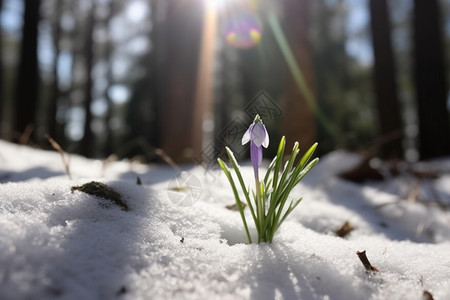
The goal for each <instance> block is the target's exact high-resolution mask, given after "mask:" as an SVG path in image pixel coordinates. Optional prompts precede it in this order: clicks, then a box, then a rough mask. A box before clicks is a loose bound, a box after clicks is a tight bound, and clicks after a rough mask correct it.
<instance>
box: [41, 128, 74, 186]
mask: <svg viewBox="0 0 450 300" xmlns="http://www.w3.org/2000/svg"><path fill="white" fill-rule="evenodd" d="M45 138H46V139H47V140H48V141H49V143H50V144H51V145H52V147H53V148H54V149H55V150H56V151H58V152H59V154H60V155H61V159H62V161H63V165H64V168H65V169H66V174H67V177H69V179H72V175H71V174H70V167H69V162H68V161H67V160H66V157H65V155H64V151H63V149H62V148H61V146H60V145H59V144H58V143H57V142H56V141H55V140H54V139H53V138H52V137H51V136H50V135H48V134H46V135H45Z"/></svg>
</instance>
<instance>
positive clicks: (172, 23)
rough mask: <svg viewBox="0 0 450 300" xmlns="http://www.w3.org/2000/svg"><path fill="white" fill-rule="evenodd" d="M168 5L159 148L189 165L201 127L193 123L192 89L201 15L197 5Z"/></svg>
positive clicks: (199, 38)
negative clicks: (160, 146)
mask: <svg viewBox="0 0 450 300" xmlns="http://www.w3.org/2000/svg"><path fill="white" fill-rule="evenodd" d="M180 4H182V3H181V2H177V1H167V5H168V9H167V19H166V23H165V24H164V25H162V26H166V34H165V43H166V44H165V47H166V49H165V50H166V51H165V53H166V55H167V56H166V57H165V63H166V70H165V74H164V75H165V76H164V81H165V82H164V88H163V89H164V90H163V93H162V95H161V97H162V99H161V101H163V102H162V107H161V109H162V118H161V120H162V125H161V130H162V138H161V139H162V140H161V143H162V148H163V149H164V150H165V151H166V152H167V153H168V154H169V155H170V156H171V157H172V158H173V159H174V160H175V161H188V160H190V159H191V158H192V157H193V156H194V155H196V154H197V153H199V152H200V151H201V142H199V141H198V140H197V139H196V135H197V134H198V132H201V127H200V128H198V127H197V126H194V124H197V122H196V120H194V112H195V111H196V109H197V108H198V107H196V105H197V104H196V102H195V96H196V95H195V88H196V84H197V83H196V77H197V69H198V68H197V67H198V61H199V57H198V56H199V45H200V41H201V34H202V25H203V11H202V8H201V6H200V5H191V6H188V8H187V7H185V6H184V5H180Z"/></svg>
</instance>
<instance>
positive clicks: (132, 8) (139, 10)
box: [125, 0, 148, 23]
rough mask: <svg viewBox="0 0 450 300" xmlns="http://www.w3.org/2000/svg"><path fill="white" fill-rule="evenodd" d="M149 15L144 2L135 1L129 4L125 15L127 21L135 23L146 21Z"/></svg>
mask: <svg viewBox="0 0 450 300" xmlns="http://www.w3.org/2000/svg"><path fill="white" fill-rule="evenodd" d="M147 13H148V5H147V4H146V3H145V2H144V1H140V0H135V1H132V2H130V4H128V6H127V8H126V11H125V15H126V17H127V19H129V20H131V21H133V22H134V23H139V22H142V21H143V20H144V18H145V17H146V16H147Z"/></svg>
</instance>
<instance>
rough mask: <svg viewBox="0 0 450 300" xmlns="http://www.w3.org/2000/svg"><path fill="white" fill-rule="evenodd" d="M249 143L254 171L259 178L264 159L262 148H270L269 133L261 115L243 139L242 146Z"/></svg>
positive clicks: (256, 118) (257, 116)
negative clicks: (259, 169) (259, 170)
mask: <svg viewBox="0 0 450 300" xmlns="http://www.w3.org/2000/svg"><path fill="white" fill-rule="evenodd" d="M248 142H250V159H251V160H252V164H253V170H254V171H255V176H258V168H259V166H260V165H261V162H262V158H263V153H262V147H264V148H267V146H269V133H267V130H266V126H264V124H263V122H262V121H261V118H260V117H259V115H256V117H255V120H254V121H253V123H252V124H251V125H250V127H249V128H248V129H247V131H246V132H245V133H244V136H243V137H242V145H245V144H247V143H248Z"/></svg>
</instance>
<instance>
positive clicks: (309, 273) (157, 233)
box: [0, 141, 450, 300]
mask: <svg viewBox="0 0 450 300" xmlns="http://www.w3.org/2000/svg"><path fill="white" fill-rule="evenodd" d="M359 161H360V158H359V157H358V156H357V155H355V154H350V153H346V152H344V151H336V152H333V153H330V154H329V155H327V156H325V157H323V158H322V159H321V161H320V162H319V164H318V165H317V166H316V168H315V169H313V171H312V172H311V173H310V174H308V176H307V177H306V178H305V181H304V182H302V183H301V184H300V185H299V186H298V187H296V188H295V190H294V195H295V196H297V197H299V196H302V197H303V198H304V200H303V201H302V203H300V205H299V206H298V207H297V208H296V209H295V210H294V211H293V212H292V214H291V215H290V216H289V217H288V219H287V220H286V222H285V223H283V225H282V226H281V228H280V229H279V231H278V233H277V235H276V236H275V239H274V243H273V244H270V245H269V244H261V245H257V244H251V245H249V244H246V243H245V242H246V236H245V233H244V230H243V226H242V221H241V219H240V216H239V213H238V212H236V211H231V210H228V209H226V208H225V206H227V205H230V204H233V203H234V198H233V194H232V191H231V188H230V187H229V185H228V182H227V181H226V178H225V176H224V175H223V174H221V173H220V172H219V170H218V169H217V170H210V171H206V170H204V169H203V168H202V167H200V166H184V167H183V169H184V171H185V172H186V173H183V174H188V175H190V176H191V177H190V178H191V179H189V180H190V181H189V180H188V183H191V184H192V185H194V187H196V188H197V189H191V190H181V191H176V190H174V189H173V184H174V182H175V183H176V179H177V177H176V175H177V172H176V171H174V170H172V169H171V168H170V167H166V166H157V165H150V166H146V165H140V164H136V163H130V162H128V161H119V162H111V163H109V164H106V165H105V164H104V163H102V162H101V161H97V160H90V159H86V158H83V157H79V156H75V155H70V170H71V173H72V177H73V179H72V180H70V179H68V178H67V176H66V175H65V171H64V167H63V164H62V161H61V158H60V156H59V154H58V153H56V152H53V151H42V150H36V149H31V148H28V147H23V146H18V145H14V144H9V143H7V142H3V141H0V182H1V184H0V266H1V268H0V299H150V298H151V299H206V298H208V299H274V298H275V299H350V300H351V299H423V298H422V297H423V292H424V291H428V292H430V293H431V294H432V295H433V297H434V299H450V279H449V278H450V242H449V241H450V213H449V211H448V210H443V209H441V208H440V207H437V206H433V205H425V204H424V203H419V202H412V201H409V200H407V199H404V198H403V197H401V196H398V194H396V193H393V189H392V187H391V188H390V187H386V186H387V183H385V184H384V185H383V184H378V185H377V184H365V185H358V184H353V183H349V182H346V181H343V180H341V179H339V178H338V177H337V176H336V174H337V173H339V172H341V171H343V170H346V169H348V168H350V167H352V166H355V165H356V164H357V163H358V162H359ZM430 164H435V166H438V167H440V168H442V166H444V165H447V166H449V165H450V161H449V160H445V161H440V162H438V163H436V162H432V163H430ZM447 170H448V169H447ZM242 171H243V173H244V175H245V177H246V178H247V179H249V182H252V181H251V180H250V176H251V174H252V170H251V167H249V166H248V164H247V165H246V166H243V167H242ZM178 175H179V174H178ZM137 176H139V178H140V179H141V181H142V185H137V184H136V178H137ZM183 176H184V175H183ZM183 176H179V177H178V178H182V179H183V178H186V177H183ZM192 179H195V180H193V181H192ZM92 180H95V181H99V182H103V183H105V184H107V185H108V186H109V187H111V188H113V189H114V190H116V191H117V192H119V193H120V194H121V195H122V198H123V200H124V201H125V202H126V203H127V205H128V207H129V211H123V210H121V209H120V207H118V206H114V205H112V204H111V203H109V202H108V201H107V200H104V199H102V198H99V197H96V196H92V195H89V194H86V193H83V192H81V191H74V192H71V187H72V186H76V185H82V184H84V183H87V182H90V181H92ZM174 180H175V181H174ZM396 180H397V181H395V180H393V181H391V185H396V188H398V187H402V186H403V187H404V186H407V185H406V183H405V182H402V181H401V180H400V179H396ZM449 181H450V175H449V174H448V173H447V174H446V173H443V175H442V176H440V177H439V178H437V179H435V180H429V181H428V182H427V183H426V184H427V186H428V187H430V186H433V187H434V189H435V190H436V191H438V193H439V194H440V197H441V198H442V199H443V200H445V201H449V197H450V184H449V183H450V182H449ZM394 190H395V189H394ZM424 190H425V191H426V189H424ZM180 197H188V198H187V199H190V200H193V201H194V202H195V203H193V204H191V205H189V204H188V202H183V203H182V204H180V201H179V200H180ZM246 214H248V217H249V216H250V215H249V212H248V210H246ZM248 220H249V219H248ZM345 221H349V222H350V223H351V224H352V226H353V227H354V228H355V229H354V230H353V231H352V232H351V233H350V234H349V235H348V236H346V237H344V238H341V237H338V236H336V234H335V233H334V232H335V231H336V230H337V229H338V228H339V227H340V226H341V225H342V224H343V223H344V222H345ZM250 227H251V226H250ZM251 230H252V232H253V234H255V232H254V231H255V230H254V226H253V227H251ZM363 250H366V253H367V257H368V258H369V260H370V262H371V263H372V264H373V265H374V266H376V267H377V268H378V269H379V270H380V271H379V272H376V273H368V272H366V271H365V269H364V267H363V265H362V263H361V262H360V261H359V259H358V257H357V255H356V252H357V251H363Z"/></svg>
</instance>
